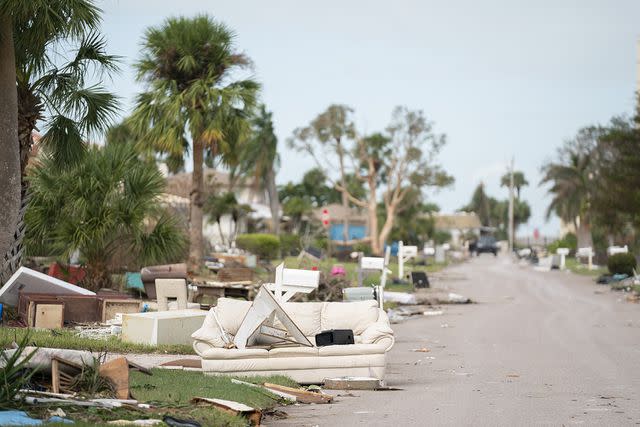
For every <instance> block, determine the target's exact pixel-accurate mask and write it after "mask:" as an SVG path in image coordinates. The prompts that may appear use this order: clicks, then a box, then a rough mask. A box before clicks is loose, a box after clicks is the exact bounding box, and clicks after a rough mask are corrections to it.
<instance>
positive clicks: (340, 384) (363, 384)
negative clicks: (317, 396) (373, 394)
mask: <svg viewBox="0 0 640 427" xmlns="http://www.w3.org/2000/svg"><path fill="white" fill-rule="evenodd" d="M323 387H324V388H325V389H327V390H376V389H378V388H380V387H383V383H382V381H380V380H379V379H377V378H372V377H337V378H325V380H324V384H323Z"/></svg>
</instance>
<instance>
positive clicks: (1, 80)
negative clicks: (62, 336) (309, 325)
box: [0, 16, 21, 274]
mask: <svg viewBox="0 0 640 427" xmlns="http://www.w3.org/2000/svg"><path fill="white" fill-rule="evenodd" d="M0 153H2V155H0V182H1V183H2V186H0V206H2V209H0V256H1V257H2V258H0V274H2V273H3V272H4V270H5V267H6V265H7V264H6V263H7V261H9V263H10V262H11V260H10V259H9V260H8V259H7V257H6V255H5V254H7V252H8V251H9V248H10V246H11V244H12V242H13V240H14V233H15V230H16V225H17V220H18V213H19V210H20V199H21V197H20V150H19V145H18V92H17V89H16V64H15V55H14V46H13V25H12V22H11V17H10V16H0Z"/></svg>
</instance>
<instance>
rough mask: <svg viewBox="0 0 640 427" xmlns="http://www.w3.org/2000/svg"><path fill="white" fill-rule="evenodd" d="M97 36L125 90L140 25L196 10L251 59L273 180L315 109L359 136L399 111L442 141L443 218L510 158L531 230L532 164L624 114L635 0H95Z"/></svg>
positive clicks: (303, 165)
mask: <svg viewBox="0 0 640 427" xmlns="http://www.w3.org/2000/svg"><path fill="white" fill-rule="evenodd" d="M99 4H100V6H101V7H102V8H103V10H104V22H103V27H102V29H103V33H104V35H105V36H106V38H107V41H108V48H109V53H111V54H115V55H120V56H121V57H122V62H121V65H122V70H121V72H120V74H118V75H116V76H114V77H113V78H112V81H110V82H109V83H108V86H109V87H110V88H111V89H112V90H113V91H115V92H116V93H117V94H118V95H119V96H120V97H122V100H123V112H122V114H123V115H126V114H127V113H128V112H130V110H131V106H132V101H133V98H134V96H135V95H136V93H139V92H140V91H141V90H142V89H143V87H142V86H141V85H140V84H138V83H136V82H135V73H134V71H133V67H132V65H133V63H134V62H135V60H136V59H137V58H138V57H139V51H140V43H141V40H142V37H143V35H144V31H145V29H146V28H148V27H150V26H158V25H161V24H162V22H163V21H164V20H165V19H166V18H167V17H170V16H180V15H182V16H194V15H196V14H199V13H207V14H209V15H211V16H212V17H214V18H215V19H217V20H220V21H223V22H224V23H226V24H227V25H228V26H229V27H231V28H232V29H233V30H234V31H235V32H236V34H237V37H236V46H237V48H238V50H239V51H242V52H244V53H245V54H247V55H248V56H249V57H250V58H251V59H252V60H253V62H254V69H253V71H252V72H253V75H254V77H255V78H256V79H257V80H258V81H259V82H260V83H261V84H262V94H261V100H262V101H263V102H264V103H265V104H266V105H267V108H268V109H270V110H271V111H272V112H273V118H274V124H275V129H276V134H277V136H278V138H279V141H280V149H279V152H280V156H281V159H282V160H281V161H282V165H281V168H280V171H279V173H278V176H277V181H278V183H285V182H287V181H296V180H299V179H300V178H301V177H302V175H303V174H304V172H305V171H306V170H308V169H310V168H312V167H313V166H314V163H313V160H311V159H310V158H307V157H305V156H303V155H301V154H299V153H296V152H293V151H291V150H289V149H288V148H287V147H286V143H285V141H286V139H287V138H288V137H289V136H291V134H292V131H293V130H294V129H295V128H297V127H300V126H304V125H306V124H308V123H309V122H310V121H311V120H312V119H313V118H314V117H315V116H316V115H318V114H319V113H320V112H322V111H323V110H324V109H326V107H327V106H329V105H331V104H334V103H340V104H346V105H349V106H351V107H352V108H353V109H354V110H355V119H356V123H357V126H358V129H359V130H360V131H361V132H363V133H369V132H374V131H382V130H384V128H385V127H386V126H387V124H388V123H389V121H390V116H391V111H392V109H393V108H394V107H395V106H397V105H405V106H407V107H409V108H411V109H419V110H423V111H424V113H425V115H426V116H427V118H428V119H429V120H430V121H432V122H434V124H435V125H434V129H435V131H436V132H438V133H444V134H446V135H447V144H446V146H445V147H444V149H443V151H442V152H441V155H440V160H441V163H442V165H443V166H444V168H445V169H446V170H447V171H448V172H449V173H450V174H451V175H453V176H454V177H455V179H456V183H455V185H454V186H453V187H451V188H449V189H446V190H441V191H439V192H437V193H433V192H428V193H427V196H428V198H429V200H430V201H432V202H435V203H437V204H438V205H439V206H440V207H441V210H442V211H443V212H453V211H455V210H457V209H459V208H460V207H462V206H463V205H465V204H466V203H468V201H469V199H470V198H471V194H472V192H473V190H474V189H475V187H476V186H477V185H478V183H480V182H484V183H485V186H486V189H487V192H488V193H489V194H490V195H492V196H494V197H498V198H506V197H507V195H508V191H507V189H506V188H500V185H499V181H500V176H501V175H502V174H504V173H505V171H506V169H507V165H508V163H509V162H510V160H511V159H512V158H513V159H514V162H515V169H517V170H522V171H523V172H524V173H525V175H526V177H527V179H528V180H529V182H530V186H529V187H527V188H525V189H524V190H523V192H522V197H523V198H524V199H525V200H527V201H528V202H529V203H530V204H531V207H532V217H531V219H530V221H529V224H527V225H525V226H522V227H521V228H520V230H519V232H518V234H519V235H521V236H526V235H528V234H531V233H532V232H533V230H534V229H536V228H537V229H539V230H540V231H541V232H542V233H543V234H545V235H549V236H553V235H556V234H557V233H558V230H559V221H558V220H557V219H552V220H550V221H548V222H547V221H546V220H545V211H546V206H547V204H548V202H549V198H548V196H547V195H546V190H545V189H544V188H541V187H539V186H538V183H539V181H540V167H541V166H542V164H543V163H544V162H545V161H548V160H551V159H553V156H554V153H555V150H556V148H557V147H559V146H560V145H561V144H562V143H563V141H565V140H567V139H569V138H571V137H572V136H573V135H575V133H576V131H577V130H578V129H579V128H580V127H582V126H586V125H590V124H596V123H602V124H604V123H606V122H607V121H608V120H609V119H610V118H611V117H612V116H614V115H619V114H624V113H626V114H629V113H630V112H631V111H632V109H633V105H634V92H635V90H636V61H637V57H636V43H637V41H638V39H639V37H640V1H638V0H530V1H529V0H526V1H525V0H502V1H498V0H441V1H433V0H422V1H410V0H395V1H389V0H386V1H378V0H349V1H347V0H341V1H339V0H324V1H322V2H309V1H300V0H297V1H294V0H270V1H264V0H262V1H260V0H255V1H249V0H233V1H232V0H228V1H203V0H200V1H196V0H181V1H175V0H171V1H167V0H154V1H148V0H135V1H126V0H102V2H100V3H99Z"/></svg>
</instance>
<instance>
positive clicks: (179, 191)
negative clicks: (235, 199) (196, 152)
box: [164, 168, 251, 198]
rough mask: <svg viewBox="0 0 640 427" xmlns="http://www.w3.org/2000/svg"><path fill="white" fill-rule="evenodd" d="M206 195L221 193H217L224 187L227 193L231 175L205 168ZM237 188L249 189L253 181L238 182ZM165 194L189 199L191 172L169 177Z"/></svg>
mask: <svg viewBox="0 0 640 427" xmlns="http://www.w3.org/2000/svg"><path fill="white" fill-rule="evenodd" d="M203 173H204V194H205V196H207V195H210V194H214V193H219V191H216V190H217V189H219V187H222V188H223V189H224V190H225V191H227V190H228V189H229V183H230V180H229V174H228V173H226V172H222V171H219V170H216V169H211V168H205V169H204V171H203ZM235 185H236V187H235V188H241V187H248V186H250V185H251V179H248V180H246V181H245V183H244V184H243V183H242V181H241V180H239V181H237V183H236V184H235ZM164 191H165V193H168V194H173V195H174V196H179V197H186V198H189V193H190V192H191V172H180V173H177V174H175V175H170V176H168V177H167V186H166V188H165V190H164Z"/></svg>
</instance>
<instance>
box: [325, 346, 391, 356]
mask: <svg viewBox="0 0 640 427" xmlns="http://www.w3.org/2000/svg"><path fill="white" fill-rule="evenodd" d="M385 350H386V347H385V346H384V345H380V344H347V345H327V346H323V347H319V348H318V354H319V355H320V356H321V357H324V356H357V355H364V354H384V352H385Z"/></svg>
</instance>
